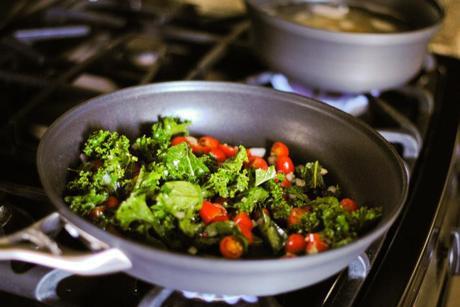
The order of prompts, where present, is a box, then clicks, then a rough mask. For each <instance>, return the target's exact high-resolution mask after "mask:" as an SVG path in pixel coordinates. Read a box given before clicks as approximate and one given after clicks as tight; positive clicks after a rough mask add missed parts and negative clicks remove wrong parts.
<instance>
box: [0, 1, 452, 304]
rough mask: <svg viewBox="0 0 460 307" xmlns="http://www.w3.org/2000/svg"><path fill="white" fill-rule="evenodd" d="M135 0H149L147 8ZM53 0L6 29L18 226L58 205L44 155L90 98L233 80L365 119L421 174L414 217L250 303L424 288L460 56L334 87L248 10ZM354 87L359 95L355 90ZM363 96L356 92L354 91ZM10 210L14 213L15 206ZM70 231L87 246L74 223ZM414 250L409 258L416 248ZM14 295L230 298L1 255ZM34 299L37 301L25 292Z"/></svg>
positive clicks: (412, 204) (11, 226)
mask: <svg viewBox="0 0 460 307" xmlns="http://www.w3.org/2000/svg"><path fill="white" fill-rule="evenodd" d="M135 3H138V4H139V3H141V4H142V5H141V6H136V5H135ZM158 3H159V4H156V3H155V2H154V1H149V2H147V1H146V2H143V3H142V2H138V1H129V2H123V1H80V2H78V1H77V2H76V1H45V3H44V4H43V5H41V6H39V7H38V8H35V9H29V10H26V9H22V11H21V10H20V14H19V15H17V16H15V17H14V18H11V19H10V22H9V23H7V24H3V25H2V26H3V28H1V29H0V34H1V35H2V36H1V38H0V50H1V52H0V90H1V92H2V97H3V98H2V103H1V104H0V119H1V121H0V123H1V125H2V127H1V129H0V140H1V144H0V157H1V160H0V167H1V170H2V171H1V172H0V205H1V206H0V216H1V214H4V212H5V211H6V212H7V213H8V212H9V213H12V215H11V216H12V217H11V219H10V220H9V221H8V223H5V224H6V225H4V227H3V230H2V231H4V232H6V233H10V232H12V231H14V230H17V229H20V228H22V227H24V226H26V225H28V224H30V223H31V222H32V221H33V220H38V219H40V218H41V217H43V216H45V215H47V214H48V213H50V212H52V211H53V207H52V205H51V204H49V202H48V201H47V198H46V196H45V195H44V193H43V191H42V190H41V188H40V183H39V180H38V175H37V173H36V170H35V152H36V149H37V145H38V142H39V139H40V137H41V135H43V133H44V131H46V127H47V126H49V125H50V124H51V123H52V122H53V121H54V120H55V119H56V118H57V117H58V116H59V115H60V114H62V113H63V112H65V111H66V110H68V109H69V108H71V107H73V106H75V105H76V104H78V103H80V102H82V101H85V100H86V99H88V98H90V97H94V96H96V95H100V94H103V93H108V92H111V91H114V90H117V89H121V88H125V87H128V86H134V85H140V84H147V83H151V82H161V81H170V80H195V79H196V80H225V81H233V82H244V83H249V84H256V85H259V86H267V87H274V88H276V89H278V90H283V91H291V92H295V93H298V94H306V95H308V96H313V97H315V98H317V99H319V100H322V101H327V102H328V103H330V104H332V105H334V106H336V107H339V108H341V109H342V110H345V111H347V112H349V113H351V114H353V115H355V116H357V117H358V118H360V119H361V120H363V121H365V122H366V123H368V124H369V125H371V126H372V127H373V128H375V129H376V130H377V131H378V132H379V133H381V134H382V135H383V136H384V137H385V138H387V140H389V141H390V142H391V143H392V144H393V145H394V146H395V147H396V148H397V150H398V152H399V153H400V155H401V156H402V158H403V159H404V161H405V162H406V164H407V166H408V169H409V170H410V172H411V181H410V195H409V199H408V202H407V203H406V205H405V207H404V208H403V212H402V214H401V216H400V218H399V219H398V220H397V221H396V223H395V225H394V226H393V227H392V228H391V230H390V231H389V232H388V234H387V235H386V237H385V238H382V239H381V240H378V241H377V242H375V243H374V244H373V245H372V246H371V248H370V249H369V250H368V251H367V252H366V254H363V255H361V256H360V257H359V258H357V259H356V260H355V261H354V262H353V263H352V264H351V265H350V267H349V268H348V269H346V270H344V271H343V272H341V273H339V274H337V275H335V276H333V277H331V278H329V279H328V280H325V281H323V282H321V283H318V284H316V285H314V286H311V287H308V288H305V289H300V290H297V291H294V292H291V293H286V294H282V295H278V296H274V297H261V298H255V299H256V300H254V298H246V299H244V298H243V299H240V300H239V301H238V302H237V304H238V306H297V305H299V304H301V303H300V302H304V303H305V302H308V304H310V305H312V306H332V305H334V306H351V305H354V304H362V305H364V306H366V305H369V304H371V303H372V302H374V303H375V302H378V303H379V305H382V304H383V305H385V306H393V305H396V304H397V303H398V302H400V301H402V300H403V298H404V297H406V296H407V295H406V294H407V291H408V290H407V289H408V288H410V287H415V288H416V286H417V283H416V282H414V281H413V275H414V272H416V270H417V268H419V264H420V262H419V259H420V257H421V256H420V255H422V254H423V253H425V247H426V241H427V240H428V239H429V238H431V236H432V233H433V231H432V230H433V229H432V224H433V219H434V216H435V213H436V212H438V211H439V208H440V204H441V201H440V200H441V198H442V196H443V192H444V187H445V183H446V181H447V174H448V171H449V170H450V169H451V165H452V163H451V161H452V153H453V148H454V144H455V136H456V131H457V125H458V118H459V116H458V115H459V108H458V100H459V99H460V93H459V89H458V86H456V83H455V81H456V80H455V76H456V75H458V74H459V72H460V64H459V61H458V60H454V59H451V58H445V57H440V56H435V55H430V56H427V59H426V63H425V65H424V68H423V71H421V72H420V74H419V75H418V76H417V77H415V78H414V80H412V81H411V82H410V83H409V84H407V85H404V86H402V87H401V88H397V89H392V90H388V91H384V92H378V91H375V92H371V93H363V94H360V95H351V96H350V95H342V94H340V95H339V94H337V93H322V92H320V91H318V90H316V89H309V88H307V87H305V86H303V85H299V84H296V83H295V82H292V81H290V80H288V79H287V78H286V77H285V76H284V75H282V74H280V73H279V72H271V71H268V70H267V68H266V67H265V66H264V65H263V63H261V62H260V61H259V60H258V59H257V58H256V57H255V56H253V54H252V52H251V50H250V44H249V37H248V33H247V29H248V28H249V26H250V25H249V22H248V20H247V19H246V17H245V16H243V15H230V16H219V17H215V16H204V15H200V13H199V12H198V11H197V10H196V8H195V7H194V6H192V5H187V4H183V3H180V2H170V3H169V4H168V5H164V4H162V3H163V2H161V1H158ZM344 96H345V97H344ZM350 101H351V102H350ZM1 210H3V213H2V211H1ZM59 242H61V243H62V244H64V245H68V246H71V247H73V248H82V247H81V246H79V243H78V242H75V240H74V239H72V238H71V237H70V236H68V235H66V233H65V232H63V233H61V234H59ZM402 255H404V257H402ZM0 272H3V273H2V274H3V275H2V276H3V277H2V281H0V290H2V291H0V300H1V301H2V302H5V303H6V304H7V305H15V306H16V305H24V306H26V305H27V306H30V305H41V304H43V303H45V304H52V305H70V306H72V305H78V306H100V305H111V306H202V305H206V306H208V305H216V306H225V305H228V304H229V303H235V301H234V298H227V301H228V302H227V303H226V302H222V301H218V302H213V303H208V302H206V300H210V299H211V298H212V296H210V295H206V296H205V297H204V298H203V297H202V298H201V299H198V298H186V296H188V297H193V295H194V294H186V295H184V294H183V293H180V292H178V291H172V290H169V289H162V288H160V287H157V286H153V285H149V284H146V283H144V282H142V281H138V280H135V279H133V278H131V277H129V276H127V275H125V274H123V273H120V274H112V275H107V276H102V277H78V276H69V274H67V273H65V272H62V271H59V270H50V269H46V268H42V267H37V266H31V265H28V264H24V263H18V262H14V263H10V262H0ZM22 297H26V298H22Z"/></svg>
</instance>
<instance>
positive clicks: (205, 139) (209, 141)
mask: <svg viewBox="0 0 460 307" xmlns="http://www.w3.org/2000/svg"><path fill="white" fill-rule="evenodd" d="M198 144H200V145H201V146H204V147H209V148H211V149H214V148H217V147H219V144H220V142H219V140H218V139H216V138H213V137H212V136H209V135H205V136H202V137H200V138H199V139H198Z"/></svg>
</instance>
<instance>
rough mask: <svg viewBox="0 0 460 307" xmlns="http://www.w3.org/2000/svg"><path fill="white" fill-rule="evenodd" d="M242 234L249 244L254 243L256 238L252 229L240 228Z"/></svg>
mask: <svg viewBox="0 0 460 307" xmlns="http://www.w3.org/2000/svg"><path fill="white" fill-rule="evenodd" d="M239 229H240V232H241V234H242V235H243V236H244V237H245V238H246V240H248V244H252V243H253V242H254V237H253V235H252V231H251V229H250V228H245V227H241V226H240V227H239Z"/></svg>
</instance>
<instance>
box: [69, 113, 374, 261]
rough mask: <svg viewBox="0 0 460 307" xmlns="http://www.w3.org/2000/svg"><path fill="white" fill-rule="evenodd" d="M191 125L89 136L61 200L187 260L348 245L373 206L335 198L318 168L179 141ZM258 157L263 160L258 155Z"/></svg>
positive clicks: (274, 153) (211, 142)
mask: <svg viewBox="0 0 460 307" xmlns="http://www.w3.org/2000/svg"><path fill="white" fill-rule="evenodd" d="M190 124H191V122H190V121H187V120H181V119H179V118H173V117H160V118H159V120H158V122H156V123H154V124H153V126H152V129H151V135H143V136H141V137H139V138H137V139H135V140H134V141H133V142H131V141H130V140H129V139H128V138H127V137H126V136H124V135H122V134H119V133H117V132H114V131H108V130H96V131H93V132H92V133H91V135H90V136H89V138H88V139H87V140H86V142H85V144H84V145H83V148H82V154H81V157H80V158H81V163H80V164H79V165H78V167H77V168H75V169H70V170H69V179H70V180H69V181H68V183H67V185H66V192H65V193H66V195H65V201H66V203H68V204H69V206H70V208H71V209H72V210H73V211H74V212H76V213H78V214H80V215H82V216H84V217H86V218H88V219H90V220H91V221H93V222H94V223H95V224H97V225H99V226H101V227H103V228H105V229H107V230H108V231H112V232H118V233H122V234H127V235H130V236H132V237H134V238H135V239H138V240H142V241H144V242H149V243H150V244H153V245H157V246H158V245H160V246H162V247H165V248H170V249H174V250H179V251H186V252H188V253H190V254H206V255H212V254H214V255H218V254H221V255H223V256H224V257H226V258H229V259H236V258H241V257H245V258H254V257H255V258H261V257H267V256H288V257H294V256H296V255H302V254H312V253H318V252H322V251H324V250H327V249H330V248H336V247H339V246H343V245H345V244H348V243H350V242H351V241H353V240H355V239H356V238H358V236H359V235H361V234H362V233H364V232H365V231H367V230H368V229H369V228H370V227H372V226H373V225H374V224H375V223H376V222H377V221H378V220H379V218H380V216H381V208H368V207H365V206H361V205H360V204H357V203H356V202H355V201H354V200H352V199H350V198H344V197H342V195H341V194H342V193H341V191H340V188H339V186H337V185H330V184H328V183H327V181H328V178H327V170H326V169H325V168H323V167H322V166H321V165H320V163H319V162H318V161H312V162H306V163H304V164H298V165H296V166H295V165H294V163H293V161H292V159H291V157H290V153H289V148H288V147H287V146H286V145H285V144H284V143H282V142H275V143H274V144H273V145H272V146H271V149H270V152H269V153H268V154H267V155H265V154H264V151H265V150H264V149H261V148H257V149H254V148H252V149H248V148H246V147H244V146H242V145H239V146H233V145H229V144H225V143H222V142H220V141H219V140H217V139H215V138H214V137H212V136H201V137H199V138H196V137H192V136H189V131H188V127H189V126H190ZM266 156H267V159H265V158H264V157H266Z"/></svg>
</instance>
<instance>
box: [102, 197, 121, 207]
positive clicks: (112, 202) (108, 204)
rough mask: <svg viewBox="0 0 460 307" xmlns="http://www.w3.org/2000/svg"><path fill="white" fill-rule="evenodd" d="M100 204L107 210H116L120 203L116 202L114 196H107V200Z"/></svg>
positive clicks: (116, 199)
mask: <svg viewBox="0 0 460 307" xmlns="http://www.w3.org/2000/svg"><path fill="white" fill-rule="evenodd" d="M102 204H103V205H104V206H106V207H107V208H109V209H115V208H118V205H119V204H120V202H119V201H118V198H116V197H115V196H109V198H107V200H106V201H105V202H103V203H102Z"/></svg>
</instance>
